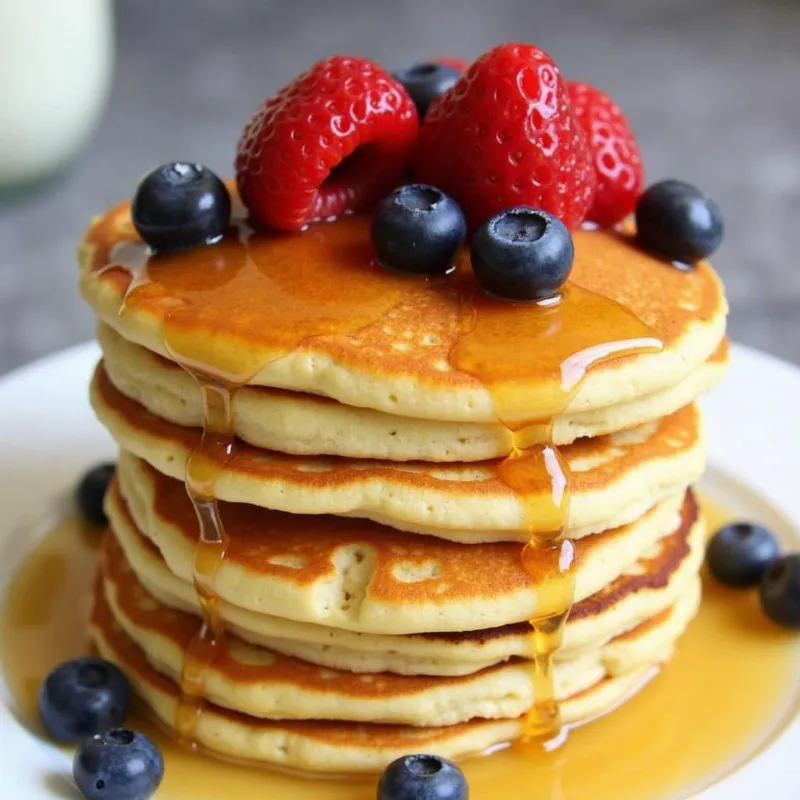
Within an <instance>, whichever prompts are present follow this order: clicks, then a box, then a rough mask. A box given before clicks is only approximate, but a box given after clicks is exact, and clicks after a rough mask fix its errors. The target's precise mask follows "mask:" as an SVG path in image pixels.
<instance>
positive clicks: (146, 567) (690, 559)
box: [105, 496, 705, 675]
mask: <svg viewBox="0 0 800 800" xmlns="http://www.w3.org/2000/svg"><path fill="white" fill-rule="evenodd" d="M112 532H113V534H114V537H113V539H111V540H109V541H108V542H107V543H106V545H105V546H106V547H107V548H108V549H112V550H113V549H114V548H119V549H120V550H121V551H122V553H124V560H125V561H126V562H127V563H128V564H129V565H130V568H131V569H132V570H133V572H134V573H135V574H136V576H137V579H138V580H139V581H140V582H141V583H142V585H143V586H144V587H145V588H146V589H147V591H148V592H149V593H150V594H151V595H153V597H155V598H156V599H158V600H159V601H160V602H161V603H163V604H164V605H167V606H170V607H172V608H175V609H178V610H183V611H191V612H193V613H194V614H196V615H199V613H200V607H199V602H198V600H197V595H196V592H195V590H194V587H193V585H192V584H191V583H190V582H189V581H185V580H181V579H180V578H177V577H176V576H175V575H174V574H173V573H172V572H170V570H169V569H168V568H167V566H166V564H165V563H164V560H163V558H162V556H161V554H160V552H159V551H158V549H157V548H156V547H155V546H154V545H153V544H152V543H151V542H150V541H149V540H148V539H147V538H146V537H145V536H144V535H143V534H141V533H140V532H139V531H138V530H137V529H136V526H135V525H134V524H133V521H132V519H131V518H130V516H129V515H125V514H122V515H118V516H117V517H115V519H114V521H113V525H112ZM704 544H705V529H704V525H703V523H702V518H701V517H699V516H698V515H697V507H696V504H695V503H694V501H693V499H692V498H691V496H689V497H688V498H687V500H686V503H685V506H684V514H683V522H682V524H681V525H680V526H678V528H677V529H676V530H675V532H674V533H672V534H670V535H669V536H667V537H664V538H663V539H661V540H659V541H658V542H657V543H656V545H654V546H653V548H652V550H651V551H650V552H648V553H646V554H645V555H644V556H643V557H642V558H641V559H640V560H639V561H637V562H636V564H634V565H632V566H631V567H630V568H629V569H628V570H627V571H626V573H625V574H623V575H621V576H620V577H619V578H617V579H616V580H615V581H613V582H612V583H610V584H608V585H607V586H606V587H604V588H603V589H602V590H601V591H600V592H597V593H595V594H594V595H592V596H591V597H589V598H587V599H586V600H583V601H581V602H579V603H577V604H576V605H575V606H573V608H572V611H571V614H570V618H569V621H568V622H567V625H566V627H565V632H564V642H563V646H562V648H561V650H560V651H559V653H558V654H557V658H559V659H561V658H572V657H577V656H579V655H581V654H583V653H586V652H590V651H592V650H595V649H597V648H599V647H601V646H602V645H604V644H605V643H606V642H607V641H609V640H610V639H612V638H614V637H616V636H619V635H621V634H623V633H625V632H626V631H628V630H631V629H632V628H634V627H636V626H637V625H639V624H641V623H642V622H643V621H644V620H645V619H647V618H649V617H651V616H655V615H657V614H658V613H660V612H662V611H663V610H664V609H666V608H668V607H669V606H671V605H672V604H673V603H675V602H676V601H677V599H678V598H679V597H680V596H681V595H682V594H683V593H684V592H686V591H687V590H688V587H689V585H690V584H691V582H692V580H693V579H694V578H695V577H696V576H697V574H698V571H699V569H700V564H701V562H702V557H703V550H704ZM218 611H219V614H220V617H221V619H222V620H223V621H224V622H225V625H226V628H227V629H228V630H229V631H231V632H232V633H234V634H235V635H237V636H239V637H240V638H242V639H244V640H246V641H249V642H251V643H253V644H257V645H261V646H266V647H269V648H270V649H272V650H275V651H276V652H280V653H283V654H286V655H295V656H300V657H302V658H304V659H305V660H307V661H310V662H313V663H317V664H319V665H321V666H331V667H335V668H338V669H348V670H351V671H360V672H374V671H392V672H397V673H400V674H441V675H463V674H470V673H472V672H475V671H477V670H480V669H482V668H484V667H486V666H491V665H492V664H495V663H499V662H501V661H505V660H508V659H510V658H515V657H529V656H530V647H531V639H530V635H529V633H530V627H529V624H528V623H527V621H526V622H522V623H519V624H515V625H506V626H503V627H500V628H492V629H483V630H476V631H472V632H469V631H459V632H455V633H446V632H439V633H426V634H418V635H388V634H363V633H358V632H353V631H348V630H344V629H337V628H331V627H325V626H321V625H315V624H311V623H305V622H298V621H296V620H291V619H286V618H282V617H277V616H274V615H269V614H262V613H256V612H253V611H249V610H246V609H242V608H241V607H239V606H237V605H235V604H233V603H231V602H228V601H226V600H224V599H223V600H221V601H220V602H219V605H218Z"/></svg>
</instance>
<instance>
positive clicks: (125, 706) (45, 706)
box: [39, 658, 131, 742]
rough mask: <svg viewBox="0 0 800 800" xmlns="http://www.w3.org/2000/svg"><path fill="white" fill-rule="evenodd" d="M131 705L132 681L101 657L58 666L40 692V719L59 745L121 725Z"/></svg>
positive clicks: (80, 740)
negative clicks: (130, 682) (129, 681)
mask: <svg viewBox="0 0 800 800" xmlns="http://www.w3.org/2000/svg"><path fill="white" fill-rule="evenodd" d="M130 706H131V688H130V684H129V683H128V679H127V678H126V677H125V676H124V675H123V674H122V673H121V672H120V671H119V670H118V669H117V668H116V667H115V666H114V665H113V664H109V663H108V662H107V661H103V660H102V659H99V658H77V659H75V660H74V661H66V662H64V663H63V664H60V665H59V666H57V667H56V668H55V669H54V670H53V671H52V672H51V673H50V674H49V675H48V676H47V677H46V678H45V679H44V683H42V686H41V688H40V689H39V716H40V718H41V720H42V724H43V725H44V727H45V728H46V730H47V732H48V733H49V734H50V735H51V736H52V737H53V738H54V739H56V740H57V741H59V742H82V741H83V740H84V739H86V738H88V737H89V736H93V735H94V734H96V733H100V732H102V731H105V730H108V728H114V727H116V726H118V725H121V724H122V723H123V722H124V721H125V717H127V716H128V711H129V710H130Z"/></svg>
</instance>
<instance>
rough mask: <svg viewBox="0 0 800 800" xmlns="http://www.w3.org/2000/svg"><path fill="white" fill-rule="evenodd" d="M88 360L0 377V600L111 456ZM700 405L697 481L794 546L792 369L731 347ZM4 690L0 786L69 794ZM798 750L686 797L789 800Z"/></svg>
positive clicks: (16, 792)
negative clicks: (93, 471)
mask: <svg viewBox="0 0 800 800" xmlns="http://www.w3.org/2000/svg"><path fill="white" fill-rule="evenodd" d="M96 359H97V348H96V347H95V345H93V344H88V345H83V346H81V347H77V348H73V349H71V350H67V351H65V352H63V353H60V354H57V355H55V356H52V357H50V358H47V359H44V360H42V361H38V362H36V363H35V364H32V365H30V366H29V367H26V368H25V369H22V370H19V371H18V372H15V373H13V374H11V375H9V376H7V377H6V378H4V379H2V380H0V420H2V426H1V427H0V509H2V522H0V597H1V596H2V594H3V592H4V588H5V585H6V583H7V581H8V578H9V576H10V575H11V574H12V573H13V571H14V568H15V567H16V565H17V564H18V563H19V560H20V559H21V558H22V556H23V555H24V553H25V550H26V549H27V548H29V547H30V546H31V544H32V543H33V542H34V541H35V539H36V536H37V534H38V535H41V533H42V532H43V526H42V525H41V524H38V525H37V520H39V521H41V517H42V514H43V513H45V512H46V509H47V507H52V499H53V498H55V497H59V496H64V495H65V494H66V493H67V492H69V491H71V489H72V487H73V486H74V484H75V481H76V479H77V477H78V476H79V475H80V474H81V472H82V471H83V469H84V468H85V467H87V466H89V465H91V464H93V463H94V462H96V461H99V460H100V459H103V458H106V457H110V456H112V455H113V453H114V447H113V445H112V442H111V440H110V439H109V438H108V435H107V434H106V433H105V431H104V430H103V429H102V428H101V427H100V425H99V424H98V423H97V422H96V421H95V419H94V417H93V415H92V412H91V410H90V408H89V404H88V400H87V386H88V381H89V376H90V374H91V370H92V368H93V366H94V363H95V361H96ZM704 405H705V409H706V412H707V413H706V420H707V427H708V432H709V444H710V462H711V468H710V470H709V474H708V478H707V479H706V488H707V490H709V491H710V492H711V493H712V494H713V495H715V496H716V497H717V498H718V499H719V500H720V501H721V502H723V503H724V504H725V505H726V506H727V507H729V508H730V509H731V510H733V511H735V512H736V513H739V514H742V515H748V516H752V517H757V518H759V519H761V520H762V521H764V522H765V523H767V524H769V525H770V526H772V527H773V528H774V529H775V530H777V531H778V532H780V533H781V534H782V535H783V536H784V537H789V538H790V539H792V540H793V543H794V545H795V547H798V546H800V542H798V534H797V531H798V530H800V484H798V478H797V476H798V471H799V470H798V467H800V457H799V456H798V449H797V448H798V446H799V445H800V370H798V369H796V368H794V367H792V366H790V365H788V364H786V363H784V362H781V361H778V360H777V359H775V358H772V357H770V356H767V355H764V354H763V353H759V352H756V351H754V350H749V349H747V348H744V347H735V348H734V349H733V356H732V368H731V372H730V375H729V376H728V378H727V380H726V381H725V383H724V384H723V386H722V387H721V388H719V389H717V390H716V391H714V392H713V393H712V394H711V395H710V396H709V397H708V398H707V399H706V400H705V401H704ZM767 430H770V431H771V433H769V434H767ZM773 432H775V433H773ZM6 693H7V692H6V689H5V687H4V686H3V684H2V679H1V678H0V787H2V788H0V795H2V797H8V798H12V797H14V798H23V797H24V798H26V799H27V800H52V798H55V797H61V798H63V797H66V796H69V795H68V794H65V789H66V788H67V787H66V784H65V783H63V782H62V781H61V780H60V778H59V776H60V775H63V774H66V773H68V770H69V765H68V762H67V758H66V756H65V755H64V754H63V753H61V752H60V751H58V750H56V749H55V748H51V747H48V746H47V745H44V744H43V743H42V742H41V741H39V740H37V739H35V738H34V737H33V736H31V734H30V733H28V732H27V731H26V730H25V728H23V727H22V726H21V725H20V724H19V722H18V721H17V720H16V719H15V718H14V717H13V715H12V713H11V711H10V710H9V708H8V706H7V704H6V703H3V702H2V697H3V696H4V695H5V694H6ZM687 747H691V741H687ZM798 758H800V718H796V719H795V720H794V721H793V722H792V724H791V725H790V726H789V727H788V728H787V729H786V730H784V731H783V732H782V734H781V735H780V736H779V737H778V738H777V739H776V740H775V741H774V742H773V743H772V744H771V745H770V746H769V747H767V748H766V750H764V751H763V752H761V753H760V754H759V755H758V756H757V757H756V758H754V759H752V760H751V761H750V762H748V763H747V764H745V765H744V766H742V767H741V768H740V769H738V770H736V771H735V772H734V773H733V774H731V775H730V776H728V777H726V778H724V779H723V780H722V781H720V782H718V783H716V784H715V785H713V786H711V787H710V788H708V789H706V790H705V791H703V792H701V793H700V794H699V795H697V797H698V798H702V800H752V798H753V797H765V798H769V799H770V800H796V799H797V797H799V796H800V771H798V769H797V761H798Z"/></svg>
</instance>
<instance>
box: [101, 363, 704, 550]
mask: <svg viewBox="0 0 800 800" xmlns="http://www.w3.org/2000/svg"><path fill="white" fill-rule="evenodd" d="M91 395H92V404H93V406H94V409H95V412H96V414H97V415H98V417H99V418H100V420H101V422H103V424H104V425H105V426H106V427H107V428H108V429H109V431H110V432H111V435H112V436H113V437H114V439H115V440H116V441H117V442H118V443H119V444H120V446H121V447H122V448H123V449H125V450H128V451H130V452H132V453H134V454H135V455H136V456H138V457H139V458H142V459H144V460H145V461H147V462H148V463H150V464H151V465H152V466H153V467H155V468H156V469H157V470H159V471H160V472H162V473H163V474H165V475H168V476H170V477H172V478H177V479H180V480H182V479H183V478H184V475H185V467H186V460H187V458H188V457H189V455H190V454H191V452H192V451H193V449H194V448H195V447H196V445H197V444H198V442H199V437H200V431H199V430H198V429H195V428H184V427H182V426H180V425H174V424H172V423H169V422H166V421H164V420H162V419H160V418H158V417H156V416H154V415H153V414H151V413H149V412H148V411H147V410H146V409H145V408H144V407H143V406H141V405H139V404H138V403H136V402H134V401H133V400H130V399H128V398H127V397H125V396H124V395H122V394H121V393H120V392H118V391H117V390H116V389H115V388H114V387H113V385H112V384H111V382H110V381H109V380H108V377H107V376H106V374H105V372H104V371H103V370H102V367H100V368H99V369H98V371H97V372H96V374H95V378H94V381H93V384H92V393H91ZM561 455H562V457H563V459H564V460H565V461H566V463H567V464H568V465H569V468H570V472H571V480H570V492H571V495H570V513H569V519H568V523H567V534H568V535H569V536H570V537H573V538H577V537H580V536H584V535H587V534H589V533H594V532H597V531H601V530H606V529H608V528H613V527H619V526H621V525H624V524H627V523H628V522H631V521H633V520H634V519H637V518H638V517H639V516H641V515H642V514H643V513H645V512H646V511H647V510H648V509H650V508H652V507H653V506H654V505H655V504H656V503H658V502H660V501H661V500H664V499H665V498H667V497H669V496H670V495H675V494H676V493H678V492H679V491H681V490H682V489H685V488H686V486H687V485H688V484H690V483H691V482H693V481H694V480H695V479H696V478H698V477H699V476H700V474H701V473H702V471H703V468H704V465H705V448H704V442H703V435H702V426H701V420H700V415H699V412H698V410H697V409H696V407H695V406H693V405H690V406H686V407H684V408H683V409H681V410H680V411H677V412H676V413H674V414H672V415H670V416H668V417H665V418H663V419H661V420H659V421H657V422H653V423H648V424H646V425H643V426H639V427H637V428H633V429H630V430H628V431H621V432H619V433H614V434H610V435H609V436H604V437H598V438H595V439H580V440H578V441H577V442H574V443H573V444H571V445H568V446H567V447H564V448H562V452H561ZM210 457H211V458H213V457H214V456H210ZM215 467H216V468H218V477H217V479H216V481H215V485H214V493H215V496H216V497H217V498H218V499H220V500H227V501H230V502H239V503H250V504H252V505H259V506H264V507H266V508H271V509H274V510H278V511H288V512H290V513H294V514H338V515H350V516H356V517H366V518H368V519H372V520H374V521H376V522H381V523H384V524H387V525H390V526H392V527H396V528H401V529H406V530H411V531H416V532H423V533H426V534H430V535H433V536H437V537H440V538H446V539H450V540H453V541H464V542H488V541H518V542H525V541H527V540H528V538H529V533H528V531H527V530H526V529H525V526H524V524H523V520H524V506H523V503H522V502H521V501H520V498H519V497H518V496H517V494H515V492H513V491H512V490H511V489H510V488H509V487H508V486H507V485H506V484H505V483H504V482H503V481H502V480H501V479H500V478H499V476H498V473H497V467H498V463H497V462H496V461H486V462H481V463H480V464H453V465H439V466H437V465H431V464H426V463H424V462H404V463H402V464H401V463H397V462H387V461H366V460H353V459H345V458H333V457H326V458H323V457H321V456H317V457H310V456H309V457H303V456H290V455H285V454H282V453H276V452H268V451H265V450H260V449H258V448H254V447H252V446H251V445H247V444H245V443H243V442H237V445H236V446H235V447H234V449H233V454H232V455H231V456H230V457H229V458H227V459H225V461H224V462H223V461H220V462H219V463H218V464H216V465H215ZM527 501H528V508H529V511H530V519H531V520H532V521H533V522H534V524H535V528H536V529H537V530H539V531H542V532H546V531H549V530H552V528H553V512H552V502H553V501H552V479H551V478H550V476H549V475H547V474H545V473H544V472H543V474H542V475H541V481H540V482H539V483H538V484H536V485H532V486H531V493H530V495H529V496H528V497H527Z"/></svg>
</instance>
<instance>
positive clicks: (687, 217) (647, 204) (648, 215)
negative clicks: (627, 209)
mask: <svg viewBox="0 0 800 800" xmlns="http://www.w3.org/2000/svg"><path fill="white" fill-rule="evenodd" d="M723 232H724V225H723V221H722V214H721V212H720V210H719V207H718V206H717V204H716V203H715V202H714V201H713V200H712V199H711V198H710V197H707V196H706V195H704V194H703V193H702V192H701V191H700V190H699V189H697V188H696V187H694V186H692V185H691V184H690V183H685V182H684V181H676V180H667V181H661V182H660V183H654V184H653V185H652V186H651V187H650V188H649V189H647V190H646V191H645V192H644V194H643V195H642V196H641V197H640V198H639V202H638V203H637V205H636V238H637V239H638V241H639V244H641V246H642V247H644V249H645V250H649V251H650V252H652V253H655V254H656V255H659V256H662V257H663V258H667V259H669V260H670V261H674V262H678V263H679V264H689V265H692V264H695V263H697V262H698V261H700V259H703V258H707V257H708V256H710V255H711V254H712V253H713V252H714V251H715V250H716V249H717V248H718V247H719V245H720V242H722V235H723Z"/></svg>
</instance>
